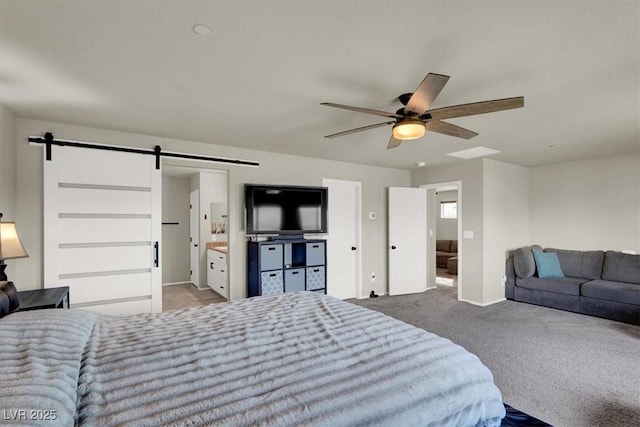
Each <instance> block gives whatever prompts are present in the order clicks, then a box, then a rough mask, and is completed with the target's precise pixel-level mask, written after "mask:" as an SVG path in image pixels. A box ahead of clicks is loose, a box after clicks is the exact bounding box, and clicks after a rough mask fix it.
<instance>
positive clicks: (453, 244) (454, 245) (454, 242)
mask: <svg viewBox="0 0 640 427" xmlns="http://www.w3.org/2000/svg"><path fill="white" fill-rule="evenodd" d="M451 252H455V253H458V241H457V240H452V241H451Z"/></svg>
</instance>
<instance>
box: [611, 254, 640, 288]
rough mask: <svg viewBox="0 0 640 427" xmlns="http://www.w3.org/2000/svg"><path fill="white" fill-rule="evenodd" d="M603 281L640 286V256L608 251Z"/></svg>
mask: <svg viewBox="0 0 640 427" xmlns="http://www.w3.org/2000/svg"><path fill="white" fill-rule="evenodd" d="M602 279H603V280H611V281H613V282H625V283H637V284H640V255H630V254H623V253H622V252H615V251H607V253H605V255H604V267H603V268H602Z"/></svg>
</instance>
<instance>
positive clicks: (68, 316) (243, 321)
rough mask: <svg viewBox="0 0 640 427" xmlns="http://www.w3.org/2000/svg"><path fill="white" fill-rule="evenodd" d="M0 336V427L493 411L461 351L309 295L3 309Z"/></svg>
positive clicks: (425, 417) (472, 359)
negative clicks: (109, 308)
mask: <svg viewBox="0 0 640 427" xmlns="http://www.w3.org/2000/svg"><path fill="white" fill-rule="evenodd" d="M0 326H1V327H0V340H1V342H2V347H1V350H0V360H1V361H2V362H1V367H0V411H3V413H2V414H1V415H4V422H6V423H8V424H10V423H11V422H14V421H15V423H17V424H20V425H29V424H32V425H47V426H49V425H74V424H75V425H79V426H123V425H132V426H145V425H148V426H158V425H167V426H168V425H189V426H198V425H229V426H255V425H269V426H270V425H274V426H301V425H326V426H355V425H392V426H413V425H415V426H446V425H450V426H496V425H500V422H501V418H502V417H504V415H505V409H504V405H503V403H502V398H501V394H500V391H499V390H498V388H497V387H496V386H495V384H494V382H493V377H492V374H491V372H490V371H489V370H488V369H487V368H486V367H485V366H484V365H483V364H482V363H481V361H480V360H479V359H478V358H477V357H476V356H475V355H473V354H471V353H469V352H468V351H466V350H464V349H463V348H462V347H460V346H458V345H456V344H454V343H452V342H451V341H449V340H447V339H444V338H440V337H438V336H436V335H434V334H431V333H428V332H425V331H424V330H422V329H418V328H415V327H413V326H410V325H408V324H406V323H403V322H400V321H398V320H395V319H393V318H390V317H387V316H385V315H383V314H380V313H377V312H374V311H371V310H368V309H365V308H362V307H358V306H356V305H353V304H350V303H348V302H344V301H340V300H338V299H335V298H332V297H329V296H326V295H322V294H317V293H312V292H300V293H291V294H283V295H280V296H273V297H257V298H250V299H245V300H240V301H235V302H231V303H225V304H212V305H208V306H203V307H195V308H190V309H184V310H177V311H170V312H165V313H161V314H144V315H134V316H127V317H109V316H101V315H97V314H94V313H90V312H87V311H82V310H73V309H71V310H39V311H31V312H16V313H13V314H10V315H8V316H6V317H4V318H3V319H1V320H0ZM20 411H23V412H20ZM47 416H48V417H49V418H48V420H45V421H41V420H43V419H45V418H46V417H47ZM18 418H20V420H18Z"/></svg>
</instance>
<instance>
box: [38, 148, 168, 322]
mask: <svg viewBox="0 0 640 427" xmlns="http://www.w3.org/2000/svg"><path fill="white" fill-rule="evenodd" d="M51 148H52V158H51V160H46V159H45V160H44V287H45V288H50V287H56V286H69V288H70V291H69V296H70V303H71V306H72V307H73V308H84V309H88V310H91V311H95V312H99V313H105V314H132V313H148V312H160V311H162V270H161V268H160V253H161V252H160V240H161V235H162V233H161V203H162V200H161V198H162V189H161V186H162V176H161V172H160V170H158V169H156V168H155V158H154V157H153V156H149V155H143V154H135V153H126V152H113V151H103V150H96V149H89V148H76V147H59V146H52V147H51Z"/></svg>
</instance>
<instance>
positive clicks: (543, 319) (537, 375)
mask: <svg viewBox="0 0 640 427" xmlns="http://www.w3.org/2000/svg"><path fill="white" fill-rule="evenodd" d="M349 301H350V302H352V303H355V304H358V305H361V306H364V307H367V308H370V309H373V310H376V311H379V312H382V313H384V314H386V315H388V316H391V317H394V318H396V319H400V320H402V321H405V322H407V323H410V324H413V325H415V326H417V327H420V328H423V329H425V330H427V331H430V332H433V333H436V334H438V335H440V336H442V337H445V338H449V339H450V340H452V341H453V342H455V343H457V344H460V345H462V346H463V347H465V348H466V349H467V350H469V351H471V352H472V353H474V354H476V355H477V356H478V357H479V358H480V359H481V360H482V361H483V363H484V364H485V365H487V367H489V369H491V371H492V372H493V375H494V378H495V382H496V384H497V386H498V387H499V388H500V390H501V391H502V395H503V399H504V401H505V402H506V403H508V404H509V405H511V406H513V407H514V408H517V409H519V410H521V411H523V412H526V413H528V414H530V415H533V416H534V417H536V418H539V419H541V420H543V421H546V422H548V423H550V424H553V425H555V426H576V427H584V426H607V427H613V426H624V427H629V426H640V326H635V325H628V324H625V323H619V322H614V321H610V320H606V319H600V318H596V317H591V316H585V315H580V314H575V313H569V312H565V311H561V310H554V309H550V308H545V307H538V306H534V305H530V304H524V303H518V302H513V301H505V302H501V303H498V304H494V305H491V306H488V307H477V306H473V305H471V304H467V303H463V302H458V301H457V300H456V290H455V288H449V287H438V288H437V289H434V290H430V291H427V292H425V293H422V294H414V295H402V296H393V297H389V296H382V297H380V298H374V299H363V300H358V301H356V300H349Z"/></svg>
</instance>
